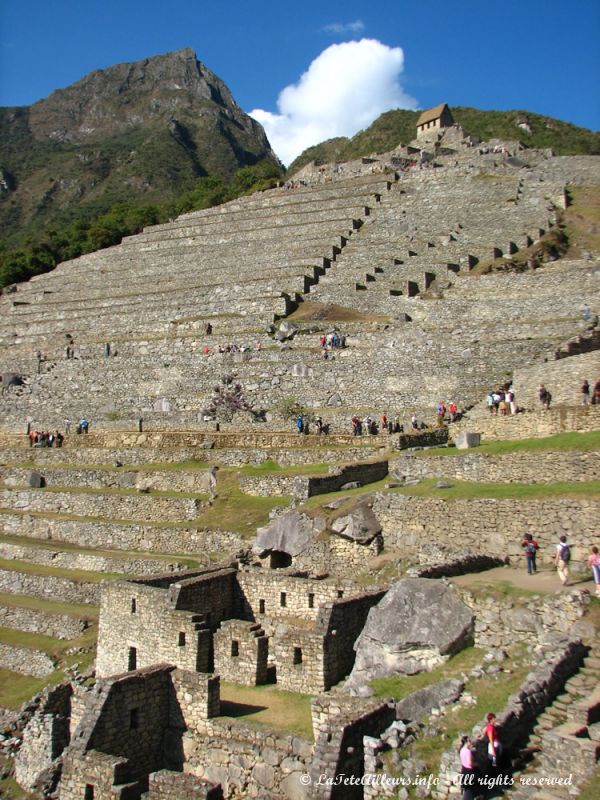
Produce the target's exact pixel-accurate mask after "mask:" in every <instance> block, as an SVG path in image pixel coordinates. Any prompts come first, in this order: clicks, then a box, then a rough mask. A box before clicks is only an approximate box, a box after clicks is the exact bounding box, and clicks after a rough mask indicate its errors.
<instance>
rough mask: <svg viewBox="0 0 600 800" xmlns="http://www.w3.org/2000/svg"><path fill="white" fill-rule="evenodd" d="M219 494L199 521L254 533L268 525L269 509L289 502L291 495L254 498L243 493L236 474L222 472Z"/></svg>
mask: <svg viewBox="0 0 600 800" xmlns="http://www.w3.org/2000/svg"><path fill="white" fill-rule="evenodd" d="M217 493H218V496H217V497H216V499H215V500H214V501H212V505H211V507H210V508H209V509H207V510H206V511H204V512H203V514H202V516H201V517H200V518H199V520H198V522H201V524H202V525H203V526H204V527H207V528H217V529H221V530H226V531H236V532H237V533H242V534H244V535H245V536H248V537H249V536H254V534H255V532H256V528H258V527H260V526H261V525H266V524H267V522H268V521H269V512H270V511H271V510H272V509H273V508H275V507H276V506H280V505H288V504H289V503H290V502H291V497H288V496H283V497H253V496H251V495H248V494H244V493H243V492H242V491H241V490H240V487H239V482H238V476H237V474H235V473H231V472H229V473H228V472H225V471H221V472H219V475H218V478H217Z"/></svg>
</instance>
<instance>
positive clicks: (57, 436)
mask: <svg viewBox="0 0 600 800" xmlns="http://www.w3.org/2000/svg"><path fill="white" fill-rule="evenodd" d="M54 439H55V441H56V446H57V447H62V446H63V441H64V439H65V437H64V436H63V435H62V433H61V432H60V431H56V433H55V434H54Z"/></svg>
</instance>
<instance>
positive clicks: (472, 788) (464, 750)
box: [458, 736, 477, 800]
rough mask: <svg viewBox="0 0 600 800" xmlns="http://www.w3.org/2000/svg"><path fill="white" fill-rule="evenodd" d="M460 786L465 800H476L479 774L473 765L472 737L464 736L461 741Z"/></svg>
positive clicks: (459, 752) (459, 753)
mask: <svg viewBox="0 0 600 800" xmlns="http://www.w3.org/2000/svg"><path fill="white" fill-rule="evenodd" d="M458 755H459V757H460V785H461V787H462V791H463V800H475V797H476V785H477V774H476V769H475V765H474V763H473V750H472V744H471V737H470V736H462V737H461V740H460V750H459V751H458Z"/></svg>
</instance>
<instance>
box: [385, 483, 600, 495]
mask: <svg viewBox="0 0 600 800" xmlns="http://www.w3.org/2000/svg"><path fill="white" fill-rule="evenodd" d="M439 480H440V479H439V478H425V479H424V480H422V481H421V482H420V483H418V484H416V485H414V486H405V487H401V488H399V489H390V490H389V491H392V492H397V493H398V494H406V495H410V496H412V497H441V498H443V499H447V500H470V499H476V498H480V497H481V498H484V497H485V498H490V499H496V500H504V499H521V498H532V499H534V498H538V497H565V496H569V495H585V496H586V497H590V496H597V495H600V480H596V481H581V482H577V483H568V482H566V481H561V482H557V483H537V484H529V483H479V482H475V481H456V480H454V479H452V480H451V481H450V483H452V488H450V489H436V488H435V485H436V483H437V482H438V481H439Z"/></svg>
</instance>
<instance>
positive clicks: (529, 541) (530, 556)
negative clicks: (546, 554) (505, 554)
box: [521, 533, 539, 575]
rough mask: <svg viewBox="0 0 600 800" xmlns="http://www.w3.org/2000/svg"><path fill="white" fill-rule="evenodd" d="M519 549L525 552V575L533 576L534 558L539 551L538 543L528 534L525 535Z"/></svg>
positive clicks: (535, 570) (534, 570) (534, 571)
mask: <svg viewBox="0 0 600 800" xmlns="http://www.w3.org/2000/svg"><path fill="white" fill-rule="evenodd" d="M521 547H522V548H523V550H524V551H525V558H526V559H527V574H528V575H535V573H536V572H537V566H536V563H535V557H536V554H537V551H538V550H539V546H538V543H537V542H536V541H535V539H534V538H533V536H532V535H531V534H530V533H526V534H525V537H524V539H523V541H522V542H521Z"/></svg>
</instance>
